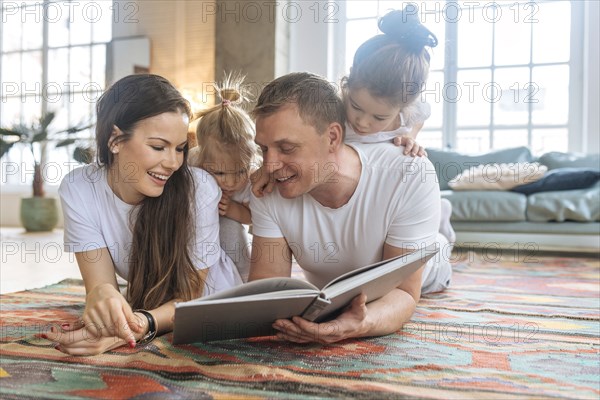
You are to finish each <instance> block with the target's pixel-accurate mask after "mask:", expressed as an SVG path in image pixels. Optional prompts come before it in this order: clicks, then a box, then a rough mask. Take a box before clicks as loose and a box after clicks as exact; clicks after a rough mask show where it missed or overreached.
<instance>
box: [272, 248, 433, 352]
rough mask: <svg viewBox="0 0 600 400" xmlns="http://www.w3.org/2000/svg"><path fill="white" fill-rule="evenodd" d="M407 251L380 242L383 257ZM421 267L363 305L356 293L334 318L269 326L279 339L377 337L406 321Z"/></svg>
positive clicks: (416, 293)
mask: <svg viewBox="0 0 600 400" xmlns="http://www.w3.org/2000/svg"><path fill="white" fill-rule="evenodd" d="M408 252H409V250H406V249H401V248H398V247H394V246H390V245H388V244H385V245H384V249H383V259H389V258H392V257H395V256H398V255H402V254H405V253H408ZM421 274H422V268H419V269H418V270H417V271H415V272H414V273H413V274H412V275H411V276H410V277H409V279H407V280H406V281H404V282H403V283H402V284H401V285H400V286H398V288H396V289H394V290H392V291H391V292H390V293H388V294H387V295H385V296H383V297H381V298H380V299H378V300H375V301H373V302H371V303H369V304H368V305H367V304H365V301H366V296H365V295H360V296H357V297H356V298H355V299H354V300H353V301H352V303H351V304H350V306H349V307H348V308H347V309H346V311H344V312H343V313H342V314H340V315H339V316H338V317H337V318H336V319H334V320H332V321H328V322H323V323H314V322H310V321H307V320H305V319H303V318H301V317H294V318H293V320H292V321H289V320H282V319H280V320H277V321H275V323H274V324H273V327H274V328H275V329H276V330H278V331H279V333H278V334H277V336H278V337H280V338H281V339H286V340H289V341H292V342H298V343H307V342H319V343H334V342H338V341H340V340H344V339H349V338H353V337H365V336H381V335H387V334H390V333H393V332H396V331H398V330H400V329H401V328H402V326H403V325H404V324H405V323H406V322H408V321H409V320H410V318H411V317H412V315H413V313H414V311H415V308H416V305H417V302H418V301H419V299H420V297H421Z"/></svg>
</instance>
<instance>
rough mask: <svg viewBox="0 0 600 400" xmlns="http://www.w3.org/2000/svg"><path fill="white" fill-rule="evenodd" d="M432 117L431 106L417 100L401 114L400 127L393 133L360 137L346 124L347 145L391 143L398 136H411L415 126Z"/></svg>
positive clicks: (379, 133) (378, 133) (377, 133)
mask: <svg viewBox="0 0 600 400" xmlns="http://www.w3.org/2000/svg"><path fill="white" fill-rule="evenodd" d="M430 115H431V106H430V105H429V104H428V103H425V102H422V101H421V100H419V99H417V100H415V101H414V102H413V103H412V104H410V105H409V106H407V107H405V108H404V109H403V110H402V111H401V112H400V127H399V128H398V129H395V130H393V131H383V132H376V133H371V134H368V135H359V134H358V133H356V132H355V131H354V129H352V126H351V125H350V124H348V123H346V138H345V139H344V140H345V141H346V143H381V142H390V141H392V140H394V138H395V137H397V136H402V135H407V134H409V133H410V132H411V131H412V130H413V128H414V126H415V125H418V124H421V123H423V122H425V120H426V119H427V118H429V116H430Z"/></svg>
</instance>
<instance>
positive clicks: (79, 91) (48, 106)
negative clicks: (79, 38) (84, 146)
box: [0, 0, 113, 191]
mask: <svg viewBox="0 0 600 400" xmlns="http://www.w3.org/2000/svg"><path fill="white" fill-rule="evenodd" d="M88 2H89V3H94V1H93V0H83V1H78V0H38V1H37V2H31V3H25V2H15V5H16V6H17V7H18V13H17V14H16V15H20V14H19V13H22V12H23V11H22V8H23V7H25V8H28V7H30V8H35V7H39V8H41V10H40V11H39V12H40V16H41V20H42V44H41V47H36V48H31V49H24V48H23V47H19V48H17V49H13V50H8V51H5V49H4V47H3V46H4V43H3V40H0V75H1V74H2V71H3V70H2V68H4V67H5V65H4V64H3V59H4V56H5V55H14V54H18V55H19V56H20V57H21V58H22V57H23V54H26V53H30V52H41V65H40V67H41V81H40V82H39V84H40V85H39V88H40V89H39V91H36V92H35V95H34V96H35V98H36V99H37V98H39V99H41V100H40V101H39V105H38V108H37V109H36V111H35V113H34V114H35V115H37V113H38V112H39V115H45V114H46V113H47V112H49V111H52V110H53V109H54V108H60V107H61V106H60V104H61V102H60V101H59V102H52V101H49V99H48V96H45V95H44V90H45V89H47V88H48V87H49V86H48V85H49V83H55V82H49V54H50V52H51V51H54V50H61V49H66V50H67V64H68V69H69V72H68V74H67V76H68V82H62V83H63V85H62V87H61V91H60V96H61V97H66V98H68V99H70V100H68V101H67V106H66V107H63V108H66V110H65V111H66V120H67V122H66V124H67V126H65V127H62V126H61V127H57V128H56V129H66V128H67V127H71V126H73V125H74V122H73V121H72V115H73V113H74V112H75V111H74V107H75V105H76V104H78V102H80V101H82V100H81V98H83V97H84V96H87V95H92V96H94V97H93V98H94V99H97V98H98V97H99V96H100V95H101V94H102V92H103V91H104V89H105V86H106V65H105V67H104V69H103V71H102V73H101V74H100V76H101V77H104V81H103V82H92V77H93V71H94V67H93V66H94V60H95V57H94V50H95V49H96V48H97V47H98V46H103V47H104V54H105V55H106V53H107V52H106V49H107V46H108V45H109V43H110V41H111V40H112V32H111V34H110V38H108V39H107V40H106V41H96V40H95V39H96V38H95V37H94V32H95V27H94V23H93V21H92V22H90V27H89V29H90V40H89V41H86V42H84V43H72V41H71V39H70V37H71V34H72V32H70V31H69V33H68V35H69V42H68V43H67V44H62V45H58V46H50V43H49V42H50V23H53V22H52V21H50V18H49V17H46V16H45V14H44V13H45V11H44V10H45V9H46V8H47V7H48V4H49V3H57V4H59V6H60V7H66V8H67V9H68V10H69V13H70V12H71V10H73V12H77V11H81V10H82V7H83V8H84V7H85V4H86V3H88ZM63 3H73V4H74V5H73V6H72V5H70V4H69V5H68V6H66V5H61V4H63ZM75 6H78V7H79V9H76V7H75ZM63 11H64V10H63ZM4 12H5V9H4V8H1V9H0V15H2V18H4ZM25 12H27V11H25ZM29 13H31V11H29ZM29 15H30V14H29ZM68 17H69V19H71V18H75V16H72V15H71V14H68ZM79 17H81V18H83V14H81V15H79ZM21 18H23V17H21ZM36 18H38V17H37V16H36ZM107 18H108V20H105V23H107V24H108V22H109V20H110V21H111V23H110V26H111V31H112V29H113V27H112V20H113V16H112V13H111V15H110V17H107ZM24 26H26V22H24V21H23V20H21V27H24ZM21 32H22V31H21ZM21 32H20V34H21V35H22V33H21ZM3 33H4V24H0V37H4V36H3ZM21 41H22V36H21ZM78 48H84V49H88V50H89V54H90V57H89V60H85V63H86V64H88V65H89V74H90V82H89V83H90V84H91V83H96V84H98V85H99V87H98V89H96V87H94V90H86V89H85V84H86V83H88V82H75V83H78V84H79V85H78V87H77V88H72V87H71V85H70V84H72V83H73V82H71V80H72V79H71V72H70V70H71V68H72V58H73V57H74V55H73V49H78ZM106 62H108V59H107V58H106V56H105V64H106ZM19 67H20V68H21V75H22V71H23V63H22V62H21V63H20V64H19ZM20 83H21V84H22V83H23V82H20ZM82 83H83V84H84V85H83V87H82V86H81V84H82ZM66 84H68V85H66ZM36 88H37V86H36ZM32 94H33V91H31V92H30V91H29V89H27V91H26V92H25V91H23V90H22V87H21V88H19V92H18V93H17V94H16V95H6V94H5V93H2V97H1V98H0V101H2V102H3V103H4V104H6V102H8V100H9V99H19V100H20V103H21V104H20V111H19V121H12V122H13V123H15V122H16V123H20V124H31V123H32V121H31V120H29V119H28V118H27V117H26V116H25V115H27V114H28V113H27V112H25V109H26V107H31V102H30V101H27V98H28V97H31V95H32ZM73 98H76V99H75V100H71V99H73ZM36 103H37V101H36ZM93 103H95V101H94V102H93ZM93 103H92V102H89V104H88V105H87V108H88V109H89V112H86V114H87V115H89V119H90V120H89V121H79V122H82V123H86V122H92V120H93V118H94V117H95V107H94V104H93ZM52 104H55V107H52ZM3 108H4V107H1V108H0V126H3V127H4V126H7V125H8V124H10V123H7V122H5V121H6V118H5V116H4V115H3V112H2V110H3ZM34 108H35V107H31V109H32V110H33V109H34ZM73 138H77V139H79V140H83V141H89V143H90V145H92V144H93V141H94V132H93V129H92V128H90V129H87V130H84V131H82V132H80V133H78V134H77V136H73ZM69 149H71V148H70V147H69ZM40 150H41V152H42V154H41V160H40V161H41V165H42V168H44V165H45V164H47V163H49V162H52V161H53V159H54V158H64V157H59V156H58V153H54V152H55V151H57V152H58V151H60V152H66V150H65V149H64V148H62V149H55V148H53V147H50V146H48V143H44V144H43V145H42V148H41V149H40ZM27 153H28V150H26V149H25V148H22V147H14V148H13V149H11V151H10V152H9V153H7V154H5V155H4V157H3V159H2V161H3V162H17V163H18V165H20V166H21V168H19V171H18V172H19V175H20V176H19V177H16V176H13V177H12V178H10V179H9V177H6V176H4V172H3V177H2V185H3V186H4V187H5V188H6V187H8V188H10V190H13V191H14V190H20V189H18V188H21V187H28V186H30V185H31V179H32V174H31V173H30V172H31V171H29V168H30V164H31V165H33V164H32V163H31V161H29V159H30V156H29V154H27ZM66 154H67V155H68V161H67V162H66V163H65V165H62V164H61V167H66V169H64V170H62V171H61V172H62V176H64V175H66V173H68V172H69V170H71V169H73V168H74V167H76V166H78V164H77V163H76V162H75V161H74V160H73V158H72V154H71V153H70V152H67V153H66ZM31 168H33V167H32V166H31ZM62 176H61V179H62ZM15 179H16V180H15ZM59 182H60V179H51V180H49V181H47V182H45V185H46V186H49V187H50V188H51V190H52V187H53V186H58V183H59ZM5 188H3V189H5Z"/></svg>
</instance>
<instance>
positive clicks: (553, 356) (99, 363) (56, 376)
mask: <svg viewBox="0 0 600 400" xmlns="http://www.w3.org/2000/svg"><path fill="white" fill-rule="evenodd" d="M513 257H514V256H512V255H511V256H507V257H503V258H502V259H498V258H496V257H490V256H482V255H478V254H475V253H467V254H465V255H464V256H462V257H461V258H460V259H456V260H454V261H455V262H454V265H455V275H454V279H453V283H452V287H451V289H450V290H448V291H446V292H445V293H439V294H435V295H431V296H428V297H427V298H424V299H422V300H421V302H420V304H419V306H418V309H417V312H416V314H415V316H414V317H413V320H412V322H411V323H410V324H408V325H406V327H405V329H404V330H403V331H402V332H399V333H397V334H394V335H389V336H385V337H379V338H369V339H364V340H350V341H346V342H344V343H339V344H336V345H331V346H321V345H292V344H289V343H283V342H278V341H274V340H269V339H268V338H259V339H251V340H234V341H222V342H212V343H205V344H201V343H200V344H196V345H185V346H173V345H171V343H170V342H171V335H166V336H163V337H161V338H160V339H158V340H156V341H154V342H152V343H151V344H149V345H147V346H146V347H145V348H142V349H127V348H122V349H118V350H116V351H112V352H110V353H108V354H104V355H100V356H96V357H72V356H67V355H64V354H62V353H60V352H58V351H57V350H55V349H54V345H53V344H52V343H50V342H49V341H47V340H43V339H40V338H38V337H36V334H39V333H40V332H43V331H45V330H46V329H47V328H48V327H49V326H50V325H52V324H60V323H61V322H62V321H68V320H71V319H73V318H75V317H76V316H78V315H79V314H80V313H81V312H82V309H83V301H84V288H83V286H82V285H81V282H80V281H74V280H69V281H64V282H61V283H59V284H56V285H52V286H48V287H46V288H42V289H37V290H31V291H26V292H19V293H11V294H6V295H3V296H1V298H0V313H1V322H0V398H2V399H17V398H18V399H21V398H40V397H41V398H55V399H77V398H103V399H123V398H136V399H186V398H187V399H202V398H217V399H222V398H244V399H255V398H286V399H309V398H329V397H335V398H380V399H387V398H390V399H392V398H393V399H398V398H444V399H466V398H474V399H522V398H524V397H535V398H557V397H559V398H564V397H566V398H590V399H598V398H599V397H600V353H599V352H600V316H599V310H600V284H599V283H600V275H599V274H600V265H599V262H598V260H597V259H589V258H588V259H583V258H556V257H552V258H550V257H535V259H527V260H523V259H520V260H518V259H514V258H513Z"/></svg>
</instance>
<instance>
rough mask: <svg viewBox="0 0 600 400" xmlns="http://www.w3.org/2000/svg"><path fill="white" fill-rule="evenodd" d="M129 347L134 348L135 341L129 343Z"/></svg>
mask: <svg viewBox="0 0 600 400" xmlns="http://www.w3.org/2000/svg"><path fill="white" fill-rule="evenodd" d="M129 347H131V348H132V349H133V348H135V340H130V341H129Z"/></svg>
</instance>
